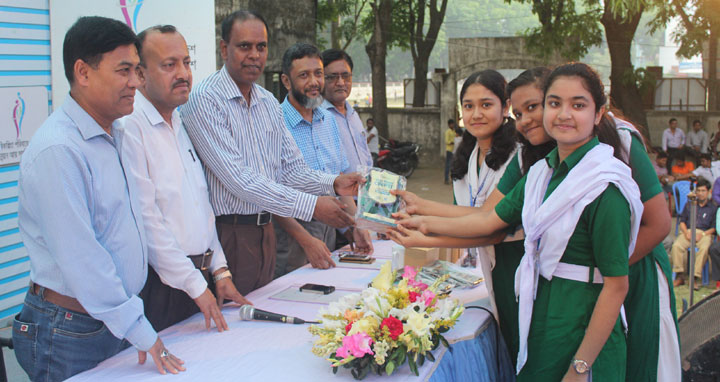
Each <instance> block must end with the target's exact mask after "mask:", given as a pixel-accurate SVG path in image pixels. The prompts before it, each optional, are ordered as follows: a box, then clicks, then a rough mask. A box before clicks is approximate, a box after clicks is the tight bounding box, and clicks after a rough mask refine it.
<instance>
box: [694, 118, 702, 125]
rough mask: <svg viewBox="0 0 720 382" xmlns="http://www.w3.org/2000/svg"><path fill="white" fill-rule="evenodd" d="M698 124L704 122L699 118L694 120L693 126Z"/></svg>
mask: <svg viewBox="0 0 720 382" xmlns="http://www.w3.org/2000/svg"><path fill="white" fill-rule="evenodd" d="M696 124H697V125H702V122H700V120H699V119H696V120H694V121H693V126H695V125H696Z"/></svg>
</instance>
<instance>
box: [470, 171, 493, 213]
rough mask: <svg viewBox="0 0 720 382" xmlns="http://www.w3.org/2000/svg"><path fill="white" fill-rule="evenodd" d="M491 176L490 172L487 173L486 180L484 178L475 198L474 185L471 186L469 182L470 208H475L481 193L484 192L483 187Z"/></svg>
mask: <svg viewBox="0 0 720 382" xmlns="http://www.w3.org/2000/svg"><path fill="white" fill-rule="evenodd" d="M489 175H490V171H489V170H488V172H487V173H485V178H483V181H482V183H480V187H479V188H478V190H477V192H476V193H475V196H473V192H472V184H469V182H468V194H469V195H470V207H475V202H476V201H477V198H478V196H479V195H480V191H482V189H483V187H484V186H485V181H486V180H487V178H488V176H489Z"/></svg>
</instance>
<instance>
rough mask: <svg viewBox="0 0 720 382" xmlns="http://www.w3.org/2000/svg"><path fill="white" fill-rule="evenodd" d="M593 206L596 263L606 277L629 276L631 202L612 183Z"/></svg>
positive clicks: (592, 225)
mask: <svg viewBox="0 0 720 382" xmlns="http://www.w3.org/2000/svg"><path fill="white" fill-rule="evenodd" d="M591 205H592V208H591V210H590V211H589V212H590V213H591V216H590V237H591V239H592V250H593V257H594V260H595V264H597V267H598V269H599V270H600V273H601V274H602V275H603V276H608V277H614V276H626V275H627V274H628V267H629V265H628V258H629V255H630V254H629V252H628V246H629V245H630V205H629V204H628V202H627V200H626V199H625V197H624V196H623V195H622V193H620V190H618V189H617V187H615V185H612V184H611V185H609V186H608V187H607V189H606V190H605V191H603V193H602V194H600V196H599V197H598V198H597V199H596V200H595V201H594V202H593V203H592V204H591Z"/></svg>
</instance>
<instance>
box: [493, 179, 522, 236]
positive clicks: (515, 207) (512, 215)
mask: <svg viewBox="0 0 720 382" xmlns="http://www.w3.org/2000/svg"><path fill="white" fill-rule="evenodd" d="M526 180H527V176H523V177H522V178H521V179H520V180H519V181H518V182H517V184H516V185H515V187H513V189H512V190H510V192H509V193H508V194H507V195H505V197H504V198H503V199H502V200H500V202H499V203H498V204H497V206H495V213H496V214H497V215H498V216H499V217H500V219H502V221H504V222H505V223H507V224H508V225H511V226H512V225H518V224H520V223H522V208H523V201H524V200H525V181H526Z"/></svg>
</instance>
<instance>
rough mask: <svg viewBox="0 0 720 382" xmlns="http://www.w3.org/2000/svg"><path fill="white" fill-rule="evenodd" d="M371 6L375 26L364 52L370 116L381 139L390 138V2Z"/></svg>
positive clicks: (383, 1) (379, 1)
mask: <svg viewBox="0 0 720 382" xmlns="http://www.w3.org/2000/svg"><path fill="white" fill-rule="evenodd" d="M371 6H372V11H373V14H374V16H375V25H374V27H373V32H372V35H371V36H370V40H369V41H368V43H367V45H365V51H366V52H367V54H368V57H369V58H370V67H371V68H372V95H373V99H372V116H373V119H374V120H375V126H376V127H377V129H378V134H380V136H381V137H383V138H390V136H389V127H388V113H387V95H386V93H385V87H386V82H385V57H386V56H387V41H388V34H389V28H390V15H391V11H392V0H375V1H373V3H371Z"/></svg>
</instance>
